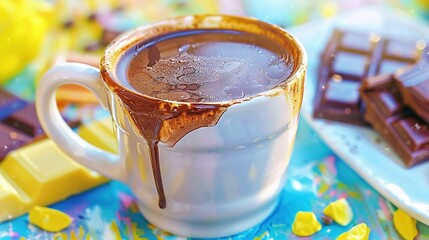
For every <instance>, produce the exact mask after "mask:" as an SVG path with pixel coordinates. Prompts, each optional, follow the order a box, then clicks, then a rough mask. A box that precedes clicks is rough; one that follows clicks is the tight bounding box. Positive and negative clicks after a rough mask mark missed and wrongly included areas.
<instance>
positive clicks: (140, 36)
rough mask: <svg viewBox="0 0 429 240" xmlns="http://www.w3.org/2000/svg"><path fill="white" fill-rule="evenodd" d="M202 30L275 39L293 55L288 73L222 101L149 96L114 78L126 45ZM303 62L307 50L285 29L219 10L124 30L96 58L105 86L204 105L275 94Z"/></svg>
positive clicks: (298, 72) (299, 71)
mask: <svg viewBox="0 0 429 240" xmlns="http://www.w3.org/2000/svg"><path fill="white" fill-rule="evenodd" d="M195 29H199V30H205V29H222V30H235V31H242V32H247V33H251V34H259V35H263V36H264V37H266V38H269V39H271V40H273V41H275V42H278V43H279V45H280V46H284V47H285V49H287V50H288V51H289V52H290V53H291V55H292V57H293V60H294V62H293V64H294V66H293V70H292V72H291V74H290V76H289V77H288V78H287V79H286V80H285V81H283V82H282V83H280V84H279V85H277V86H276V87H274V88H272V89H269V90H267V91H264V92H261V93H259V94H257V95H254V96H249V97H244V98H240V99H235V100H229V101H223V102H181V101H172V100H166V99H159V98H156V97H153V96H149V95H145V94H143V93H140V92H138V91H136V90H133V89H130V88H127V87H126V86H123V85H122V84H121V83H120V82H119V81H118V80H116V79H117V76H116V67H117V65H118V63H119V61H120V59H121V57H122V56H123V54H124V53H125V52H126V51H127V50H129V49H130V48H132V47H134V46H136V45H137V44H139V43H141V42H142V40H145V39H154V38H157V37H159V36H162V35H165V34H168V33H171V32H177V31H183V30H195ZM306 66H307V54H306V52H305V49H304V47H303V46H302V44H301V43H300V42H299V40H298V39H296V38H295V37H293V36H292V35H291V34H289V33H288V32H286V31H285V30H284V29H282V28H280V27H278V26H276V25H272V24H269V23H266V22H263V21H260V20H257V19H255V18H249V17H240V16H231V15H222V14H213V15H212V14H208V15H191V16H182V17H176V18H171V19H167V20H164V21H160V22H156V23H152V24H147V25H144V26H141V27H138V28H136V29H135V30H132V31H129V32H125V33H123V34H121V35H120V36H118V37H117V38H116V39H115V40H113V41H112V42H111V43H110V44H109V45H108V46H107V47H106V50H105V52H104V55H103V57H102V58H101V61H100V74H101V76H102V79H103V80H104V82H105V83H106V84H107V86H108V87H109V88H110V89H112V90H114V89H120V90H121V91H125V92H128V93H130V94H135V95H139V96H140V97H144V98H146V99H148V100H152V101H162V102H164V103H170V104H185V105H189V104H198V105H201V106H203V105H207V106H219V105H231V104H234V103H238V102H243V101H247V100H250V99H252V98H255V97H259V96H273V95H277V94H278V92H279V91H278V90H279V89H284V88H285V87H286V85H287V84H288V83H290V82H291V81H293V80H297V79H299V78H300V76H302V75H303V74H305V71H306Z"/></svg>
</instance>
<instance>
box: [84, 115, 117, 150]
mask: <svg viewBox="0 0 429 240" xmlns="http://www.w3.org/2000/svg"><path fill="white" fill-rule="evenodd" d="M78 134H79V135H80V136H81V137H82V138H83V139H85V140H86V141H88V142H90V143H91V144H93V145H95V146H97V147H99V148H101V149H104V150H106V151H110V152H113V153H117V152H118V144H117V142H116V138H115V135H114V131H113V122H112V120H111V119H110V118H106V119H104V120H100V121H96V122H92V123H90V124H87V125H84V126H82V127H80V128H79V130H78Z"/></svg>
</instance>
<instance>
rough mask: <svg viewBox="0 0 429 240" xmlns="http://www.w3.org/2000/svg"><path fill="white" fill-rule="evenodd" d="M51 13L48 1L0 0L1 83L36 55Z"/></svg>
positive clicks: (46, 30) (46, 29)
mask: <svg viewBox="0 0 429 240" xmlns="http://www.w3.org/2000/svg"><path fill="white" fill-rule="evenodd" d="M52 13H53V11H52V6H51V5H49V4H47V3H46V1H37V0H2V1H0V29H1V30H0V53H1V54H0V66H1V67H0V84H1V83H3V82H5V81H6V80H8V79H10V78H11V77H13V76H14V75H16V74H18V73H19V72H20V71H21V70H23V69H24V67H25V66H26V65H27V64H28V63H30V61H31V60H33V59H34V58H36V56H37V55H38V53H39V51H40V49H41V47H42V44H43V41H44V39H45V37H46V34H47V32H48V31H49V24H50V18H51V15H52Z"/></svg>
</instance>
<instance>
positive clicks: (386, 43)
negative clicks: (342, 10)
mask: <svg viewBox="0 0 429 240" xmlns="http://www.w3.org/2000/svg"><path fill="white" fill-rule="evenodd" d="M419 41H421V40H416V41H411V40H397V39H393V38H383V37H382V36H379V35H377V34H374V33H358V32H353V31H347V30H342V29H336V30H334V32H333V34H332V36H331V38H330V39H329V41H328V43H327V45H326V48H325V51H324V52H323V54H322V57H321V61H320V64H319V71H318V72H319V75H318V83H317V92H316V95H315V98H314V112H313V116H314V117H316V118H324V119H330V120H335V121H341V122H346V123H352V124H358V125H367V123H366V122H365V120H364V117H363V111H364V108H365V106H364V104H363V103H362V101H361V99H360V98H359V97H358V98H357V99H356V94H355V93H356V88H357V87H356V85H357V86H360V85H361V83H362V81H363V80H364V79H366V78H369V77H370V78H371V79H372V78H373V77H374V76H381V75H386V76H387V75H389V74H391V73H392V72H395V71H397V70H398V69H401V68H403V67H406V66H409V65H411V64H414V63H415V62H417V61H418V60H419V59H420V58H421V56H422V52H423V51H424V49H422V48H421V44H420V45H419V43H420V42H419ZM398 48H401V49H398ZM333 76H335V77H336V79H343V81H337V82H335V83H333V82H332V78H333ZM344 80H350V81H354V82H355V83H353V87H351V85H350V84H349V83H350V82H349V81H344ZM378 80H383V79H382V78H379V79H378ZM378 80H377V81H378ZM341 84H345V86H341ZM370 85H371V84H370ZM335 91H338V92H335Z"/></svg>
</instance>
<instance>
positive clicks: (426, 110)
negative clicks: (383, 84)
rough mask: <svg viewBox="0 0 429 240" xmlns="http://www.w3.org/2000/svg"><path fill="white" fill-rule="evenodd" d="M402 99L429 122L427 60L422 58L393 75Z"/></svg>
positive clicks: (428, 73) (428, 74)
mask: <svg viewBox="0 0 429 240" xmlns="http://www.w3.org/2000/svg"><path fill="white" fill-rule="evenodd" d="M394 78H395V83H396V84H397V85H398V87H399V91H400V93H401V96H402V100H403V102H404V104H405V105H406V106H408V107H409V108H411V109H412V110H413V111H414V112H415V113H416V114H417V115H419V117H421V118H422V119H423V120H424V121H425V122H426V123H429V60H422V61H420V62H419V63H417V64H415V65H413V66H412V67H410V68H407V69H404V71H400V72H398V73H397V74H395V75H394Z"/></svg>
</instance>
